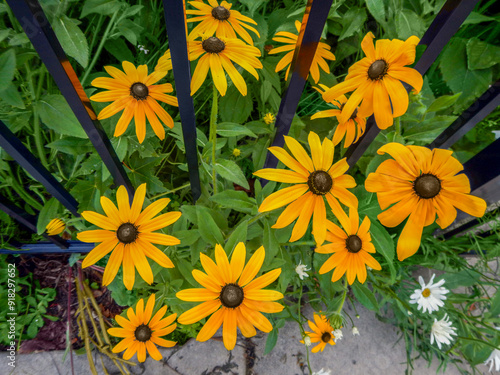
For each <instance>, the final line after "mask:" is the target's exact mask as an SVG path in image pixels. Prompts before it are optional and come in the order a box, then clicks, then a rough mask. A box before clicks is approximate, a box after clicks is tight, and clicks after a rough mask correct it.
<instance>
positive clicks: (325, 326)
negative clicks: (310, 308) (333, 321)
mask: <svg viewBox="0 0 500 375" xmlns="http://www.w3.org/2000/svg"><path fill="white" fill-rule="evenodd" d="M313 318H314V322H312V321H310V320H308V321H307V324H309V328H311V330H312V332H307V331H306V332H305V333H306V335H307V337H309V339H310V341H311V343H316V342H317V343H319V344H318V345H316V346H315V347H314V348H312V349H311V352H313V353H317V352H319V351H323V350H325V348H326V344H330V345H335V341H334V339H335V336H334V335H333V327H332V326H331V325H330V323H329V322H328V319H326V316H324V315H321V314H316V313H314V316H313ZM300 342H301V343H302V344H304V343H305V341H304V340H301V341H300Z"/></svg>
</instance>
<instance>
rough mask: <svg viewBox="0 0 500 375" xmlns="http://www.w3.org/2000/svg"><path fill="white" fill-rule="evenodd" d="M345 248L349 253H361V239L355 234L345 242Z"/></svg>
mask: <svg viewBox="0 0 500 375" xmlns="http://www.w3.org/2000/svg"><path fill="white" fill-rule="evenodd" d="M345 246H346V248H347V251H349V252H350V253H354V254H356V253H359V251H360V250H361V247H362V242H361V238H359V237H358V236H357V235H355V234H352V235H350V236H349V237H347V239H346V240H345Z"/></svg>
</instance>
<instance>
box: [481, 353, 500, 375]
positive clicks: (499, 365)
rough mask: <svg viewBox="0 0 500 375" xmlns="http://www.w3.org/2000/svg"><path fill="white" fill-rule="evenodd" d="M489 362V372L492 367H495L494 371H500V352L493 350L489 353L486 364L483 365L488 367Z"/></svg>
mask: <svg viewBox="0 0 500 375" xmlns="http://www.w3.org/2000/svg"><path fill="white" fill-rule="evenodd" d="M489 362H491V364H490V372H491V369H492V368H493V365H495V370H496V371H500V350H498V349H495V350H493V351H492V352H491V354H490V356H489V357H488V359H487V360H486V362H484V364H485V365H486V366H488V364H489Z"/></svg>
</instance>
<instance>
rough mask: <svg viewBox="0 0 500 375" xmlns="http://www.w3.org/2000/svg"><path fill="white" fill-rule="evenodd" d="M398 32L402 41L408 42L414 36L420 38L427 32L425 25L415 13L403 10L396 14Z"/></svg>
mask: <svg viewBox="0 0 500 375" xmlns="http://www.w3.org/2000/svg"><path fill="white" fill-rule="evenodd" d="M396 30H397V32H398V37H399V38H400V39H404V40H406V39H408V38H409V37H410V36H412V35H416V36H418V37H419V38H420V37H421V36H422V35H423V34H424V32H425V24H424V21H423V20H422V18H420V17H419V16H417V15H416V14H415V12H413V11H411V10H409V9H403V10H401V11H399V12H397V13H396Z"/></svg>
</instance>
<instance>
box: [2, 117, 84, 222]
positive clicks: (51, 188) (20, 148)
mask: <svg viewBox="0 0 500 375" xmlns="http://www.w3.org/2000/svg"><path fill="white" fill-rule="evenodd" d="M0 147H1V148H3V149H4V150H5V151H6V152H7V153H8V154H9V155H10V156H11V157H12V158H14V160H15V161H17V162H18V163H19V165H21V166H22V167H23V168H24V169H26V171H27V172H28V173H29V174H30V175H31V176H33V178H34V179H36V180H37V181H39V182H40V183H42V185H43V186H45V189H47V191H48V192H49V193H50V194H52V195H53V196H54V197H55V198H56V199H57V200H58V201H59V202H61V204H62V205H63V206H65V207H66V208H67V209H68V210H70V211H71V213H72V214H73V215H75V216H77V217H78V216H80V214H79V213H78V202H77V201H76V200H75V198H73V196H72V195H71V194H70V193H68V191H67V190H66V189H65V188H64V186H62V185H61V183H60V182H59V181H57V180H56V179H55V178H54V176H52V174H51V173H50V172H49V171H48V170H47V169H46V168H45V167H44V166H43V165H42V163H40V161H39V160H38V159H37V158H35V157H34V156H33V154H32V153H31V152H30V151H29V150H28V149H27V148H26V146H24V144H23V143H22V142H21V141H20V140H19V138H17V137H16V136H15V134H14V133H12V132H11V131H10V129H9V128H8V127H7V126H6V125H5V124H4V123H3V122H2V120H0Z"/></svg>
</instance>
